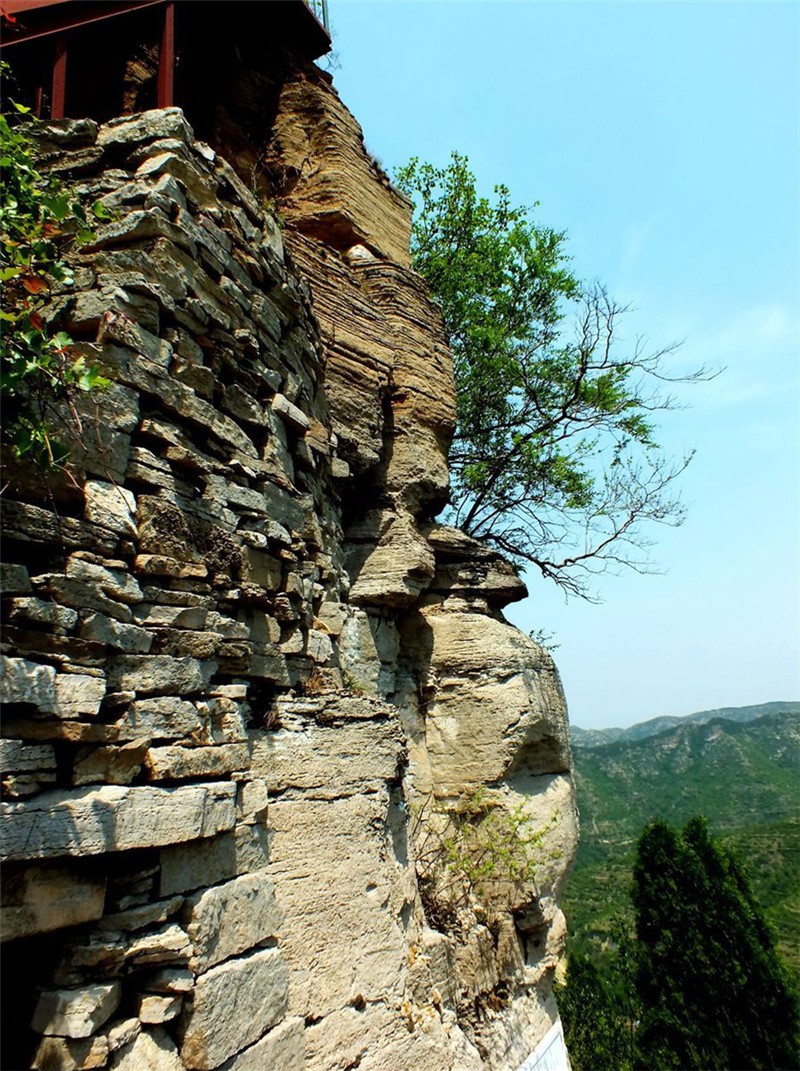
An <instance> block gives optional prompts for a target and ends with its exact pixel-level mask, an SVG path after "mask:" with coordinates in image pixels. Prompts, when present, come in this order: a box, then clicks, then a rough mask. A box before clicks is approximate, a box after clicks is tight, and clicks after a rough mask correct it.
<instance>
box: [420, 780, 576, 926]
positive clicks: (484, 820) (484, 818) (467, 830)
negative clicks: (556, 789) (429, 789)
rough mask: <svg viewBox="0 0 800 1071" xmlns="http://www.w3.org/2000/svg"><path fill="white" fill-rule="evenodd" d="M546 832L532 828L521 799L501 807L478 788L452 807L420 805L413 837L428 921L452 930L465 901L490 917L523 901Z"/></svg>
mask: <svg viewBox="0 0 800 1071" xmlns="http://www.w3.org/2000/svg"><path fill="white" fill-rule="evenodd" d="M430 803H431V800H428V801H427V804H430ZM426 806H427V805H426ZM556 820H557V818H556V816H554V817H553V819H552V821H551V824H553V823H555V821H556ZM546 832H547V828H544V829H537V828H535V827H534V825H533V822H532V819H531V816H530V814H529V813H528V810H527V808H526V806H525V803H524V802H522V803H519V804H517V805H516V806H514V807H511V808H508V807H505V806H502V805H501V804H500V803H499V802H498V801H497V800H493V799H491V798H490V797H489V795H488V793H487V792H486V790H485V789H483V788H477V789H476V790H475V791H474V792H471V793H469V794H468V795H465V796H463V797H462V798H461V799H460V800H459V801H458V803H457V805H456V806H454V807H449V808H448V807H445V806H444V804H442V803H438V802H433V804H432V811H431V813H426V808H423V809H422V810H421V812H420V814H419V815H418V820H417V822H416V829H415V835H414V839H415V840H417V841H418V851H417V873H418V876H419V878H420V884H421V888H422V893H423V902H424V903H426V901H427V903H426V907H430V909H431V910H429V911H428V916H429V922H430V923H431V924H432V925H436V924H437V923H442V922H443V923H444V926H443V927H442V926H441V925H440V928H444V929H457V925H458V924H457V913H458V910H459V909H460V908H463V907H466V906H468V905H471V906H472V907H473V909H476V908H477V910H478V911H479V912H480V913H481V914H483V915H486V916H487V917H488V918H490V919H493V918H495V917H496V916H497V914H498V912H500V911H503V910H510V909H512V907H513V906H514V905H515V904H516V903H517V901H518V900H520V899H522V900H524V901H525V902H527V901H528V900H529V899H530V896H531V894H533V895H536V885H537V882H536V878H537V873H538V871H539V869H540V867H541V865H542V862H543V848H542V842H543V840H544V837H545V834H546Z"/></svg>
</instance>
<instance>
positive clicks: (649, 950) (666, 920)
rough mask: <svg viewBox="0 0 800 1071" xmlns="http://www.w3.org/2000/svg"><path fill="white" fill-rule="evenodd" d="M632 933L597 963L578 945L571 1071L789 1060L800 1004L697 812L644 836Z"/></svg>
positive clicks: (799, 1042)
mask: <svg viewBox="0 0 800 1071" xmlns="http://www.w3.org/2000/svg"><path fill="white" fill-rule="evenodd" d="M631 899H632V903H633V909H634V917H635V933H633V932H631V929H630V926H626V925H624V924H622V923H620V921H619V919H617V921H616V922H615V925H614V927H613V928H612V930H611V933H610V935H609V938H610V939H609V946H610V948H609V953H608V955H607V956H606V957H605V958H604V959H603V960H602V961H600V962H594V961H592V960H591V959H589V958H588V957H586V956H583V955H581V954H580V953H576V952H574V951H572V952H571V953H570V956H569V961H568V970H567V982H566V985H565V986H564V987H562V989H561V991H560V993H559V997H558V1000H559V1007H560V1009H561V1012H562V1015H563V1017H564V1026H565V1035H566V1038H567V1044H568V1046H569V1049H570V1056H571V1059H572V1063H573V1066H574V1067H575V1069H576V1071H589V1069H590V1068H598V1067H603V1068H618V1069H625V1071H628V1069H633V1068H648V1071H667V1069H675V1071H677V1069H681V1071H688V1069H697V1071H709V1069H719V1071H730V1069H739V1068H741V1069H745V1068H747V1069H749V1068H773V1069H783V1068H793V1067H797V1066H798V1057H800V1047H799V1046H800V1038H798V1027H800V1004H799V1003H798V998H797V995H796V991H795V989H794V987H793V984H792V982H791V980H790V978H789V975H788V973H787V971H786V968H785V967H784V966H783V964H782V963H781V961H780V959H779V957H778V955H777V952H776V948H775V941H774V937H773V934H772V931H771V929H770V927H769V925H768V923H767V921H766V918H765V915H764V912H763V910H762V908H761V906H760V904H759V902H758V900H757V899H756V897H755V895H754V894H753V892H752V889H751V887H750V883H749V881H748V879H747V876H746V874H745V872H744V871H743V869H742V867H741V864H740V863H739V862H738V860H737V858H736V857H735V855H734V854H733V853H732V852H731V851H730V850H729V849H728V848H726V847H725V846H724V845H723V844H722V843H721V842H719V841H717V840H715V839H714V838H713V837H712V836H711V835H710V834H709V831H708V826H707V823H706V820H705V819H704V818H702V817H698V816H695V817H693V818H691V819H690V820H689V821H688V822H687V823H686V825H685V827H684V828H683V829H682V830H679V829H676V828H674V827H673V826H671V825H669V824H668V823H667V822H664V821H663V820H661V819H657V820H655V821H652V822H649V823H648V824H647V825H646V826H645V828H644V831H643V832H642V834H641V836H640V837H639V840H638V844H637V854H636V863H635V867H634V882H633V886H632V890H631Z"/></svg>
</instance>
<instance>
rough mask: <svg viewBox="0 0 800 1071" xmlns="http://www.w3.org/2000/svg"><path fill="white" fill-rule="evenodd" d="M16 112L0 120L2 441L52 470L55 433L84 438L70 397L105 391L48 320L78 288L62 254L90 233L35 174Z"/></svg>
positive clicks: (98, 209)
mask: <svg viewBox="0 0 800 1071" xmlns="http://www.w3.org/2000/svg"><path fill="white" fill-rule="evenodd" d="M12 107H13V109H14V110H13V112H9V113H2V114H0V169H1V170H2V182H0V283H2V290H3V302H2V309H0V320H1V321H2V325H3V330H2V342H1V343H0V361H1V362H2V370H1V371H0V391H1V392H2V410H3V441H4V442H5V443H7V444H8V445H10V446H11V447H12V449H13V451H14V453H15V455H16V457H18V458H29V459H31V460H33V461H34V462H36V464H37V465H39V466H41V467H44V468H50V467H53V466H57V465H60V464H62V463H63V462H64V461H65V459H66V457H67V453H68V451H67V449H66V447H65V446H64V445H63V444H62V443H60V442H59V441H58V438H57V435H56V431H55V430H54V429H64V430H70V431H71V432H73V433H74V432H78V433H79V432H80V418H79V416H78V413H77V411H76V409H75V406H74V404H73V403H72V397H73V396H74V392H75V391H91V390H97V389H99V388H102V387H104V386H107V384H108V380H107V379H105V378H104V377H103V376H102V375H100V373H99V372H98V370H97V368H96V367H94V366H93V365H90V364H88V363H87V362H86V359H85V358H84V357H83V356H81V355H79V354H77V353H76V352H75V350H74V349H73V344H72V339H71V338H70V336H69V335H68V334H67V333H66V332H64V331H59V330H56V329H55V328H54V327H53V325H52V324H51V323H50V322H49V320H48V315H47V306H48V304H49V303H50V302H51V301H52V299H53V297H54V296H55V295H56V294H57V293H59V292H62V291H63V290H64V289H67V288H69V287H70V286H71V285H72V272H71V270H70V267H69V265H68V263H67V262H66V260H65V257H64V253H65V249H66V248H67V247H68V246H69V245H70V244H72V245H73V246H79V245H81V244H82V243H84V242H86V241H88V239H89V238H90V237H91V236H92V233H93V232H92V228H91V226H90V222H89V217H88V215H87V212H86V209H85V208H84V206H83V205H82V204H81V203H80V201H79V200H78V199H77V198H75V197H73V196H72V195H71V194H70V193H69V192H68V191H66V190H65V189H64V188H63V187H62V185H61V183H60V181H59V180H58V178H57V177H56V176H55V175H44V174H42V172H41V171H39V170H38V168H37V166H36V161H35V152H34V148H35V143H34V138H33V137H32V135H34V134H35V132H36V127H37V124H38V121H37V120H35V119H34V118H32V117H31V116H30V115H29V113H28V109H27V108H24V107H23V106H22V105H20V104H13V105H12ZM92 213H93V215H94V217H95V218H97V219H102V218H105V217H106V216H107V215H108V213H107V211H106V210H105V209H104V207H103V206H102V205H100V204H99V203H98V204H96V205H95V206H94V208H93V209H92ZM65 411H66V413H67V414H68V415H67V416H66V417H65V416H64V412H65ZM65 424H66V425H67V426H68V427H67V428H65Z"/></svg>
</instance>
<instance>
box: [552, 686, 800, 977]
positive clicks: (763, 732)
mask: <svg viewBox="0 0 800 1071" xmlns="http://www.w3.org/2000/svg"><path fill="white" fill-rule="evenodd" d="M572 746H573V756H574V762H575V777H576V785H577V793H578V804H579V808H580V816H581V837H580V847H579V850H578V855H577V859H576V861H575V865H574V868H573V871H572V873H571V875H570V877H569V879H568V882H567V886H566V892H565V895H564V911H565V913H566V915H567V919H568V922H569V930H570V939H569V941H570V948H571V950H572V951H573V952H576V953H583V954H588V955H590V956H591V957H592V958H602V955H603V950H604V948H605V947H607V942H608V940H609V937H610V931H611V927H612V923H613V920H614V918H615V917H616V916H618V915H619V914H620V913H623V914H624V913H626V912H629V910H630V902H629V895H628V889H629V886H630V883H631V869H632V865H633V859H634V855H635V851H636V843H637V840H638V837H639V835H640V833H641V831H642V828H643V826H644V825H645V823H646V822H647V821H649V820H650V819H653V818H663V819H665V820H666V821H668V822H670V823H671V824H673V825H676V826H677V825H682V824H684V823H685V822H686V821H688V819H689V818H691V817H692V816H693V815H696V814H702V815H705V816H706V818H707V819H708V822H709V827H710V830H711V832H712V834H714V835H715V836H717V837H719V838H721V839H722V840H723V841H724V842H725V843H726V844H727V845H728V846H730V847H731V848H733V849H734V850H735V852H736V854H737V856H738V858H739V859H740V861H741V862H742V864H743V865H744V868H745V870H746V871H747V874H748V876H749V878H750V880H751V882H752V885H753V888H754V891H755V893H756V895H757V896H758V898H759V900H760V902H761V904H762V906H763V907H764V910H765V913H766V915H767V918H768V919H769V921H770V923H771V925H772V927H773V929H774V931H775V934H776V938H777V943H778V949H779V952H780V954H781V955H782V957H783V959H784V961H785V962H786V964H787V965H788V966H789V967H790V969H791V970H792V972H793V974H794V975H795V977H796V978H798V979H800V703H789V702H776V703H765V704H761V705H759V706H751V707H737V708H725V709H724V710H719V711H702V712H700V713H698V714H693V715H689V716H688V717H686V718H655V719H652V720H651V721H649V722H643V723H640V724H638V725H635V726H632V727H630V728H628V729H607V730H581V729H579V728H578V727H573V729H572Z"/></svg>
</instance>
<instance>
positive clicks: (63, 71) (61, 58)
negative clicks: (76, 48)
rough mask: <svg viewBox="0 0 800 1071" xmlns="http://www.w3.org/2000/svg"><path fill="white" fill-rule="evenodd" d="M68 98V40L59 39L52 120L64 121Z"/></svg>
mask: <svg viewBox="0 0 800 1071" xmlns="http://www.w3.org/2000/svg"><path fill="white" fill-rule="evenodd" d="M66 98H67V39H66V38H65V37H59V38H58V40H57V41H56V55H55V59H54V60H53V94H52V97H51V100H50V118H51V119H63V118H64V115H65V112H64V106H65V104H66Z"/></svg>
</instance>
